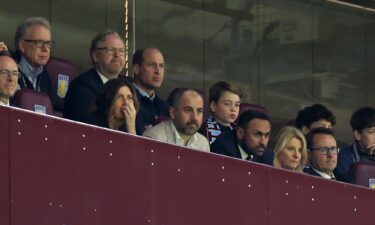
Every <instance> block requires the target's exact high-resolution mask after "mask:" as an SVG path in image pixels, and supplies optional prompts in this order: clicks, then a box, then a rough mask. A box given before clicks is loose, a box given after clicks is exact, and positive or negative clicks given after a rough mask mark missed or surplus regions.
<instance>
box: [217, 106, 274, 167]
mask: <svg viewBox="0 0 375 225" xmlns="http://www.w3.org/2000/svg"><path fill="white" fill-rule="evenodd" d="M270 133H271V123H270V120H269V117H268V115H266V114H264V113H262V112H259V111H252V110H249V111H246V112H244V113H242V114H241V116H240V118H239V122H238V127H237V128H236V129H234V130H233V131H232V132H227V133H224V134H222V135H220V136H219V137H218V138H217V139H216V140H215V141H214V142H213V143H212V144H211V152H214V153H218V154H221V155H226V156H229V157H233V158H239V159H244V160H249V161H254V162H258V163H263V164H268V165H272V161H273V152H272V151H271V150H270V149H267V145H268V141H269V137H270Z"/></svg>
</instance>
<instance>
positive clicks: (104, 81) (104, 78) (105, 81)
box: [96, 70, 108, 84]
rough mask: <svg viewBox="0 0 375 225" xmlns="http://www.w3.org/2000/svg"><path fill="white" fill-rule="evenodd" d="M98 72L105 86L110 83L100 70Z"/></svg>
mask: <svg viewBox="0 0 375 225" xmlns="http://www.w3.org/2000/svg"><path fill="white" fill-rule="evenodd" d="M96 72H97V73H98V74H99V77H100V79H102V81H103V84H105V83H107V82H108V78H107V77H106V76H104V75H103V74H102V73H101V72H100V71H99V70H96Z"/></svg>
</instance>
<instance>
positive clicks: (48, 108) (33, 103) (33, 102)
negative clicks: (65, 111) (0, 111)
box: [10, 88, 54, 115]
mask: <svg viewBox="0 0 375 225" xmlns="http://www.w3.org/2000/svg"><path fill="white" fill-rule="evenodd" d="M10 102H11V105H13V106H16V107H19V108H22V109H27V110H31V111H34V112H38V113H42V114H49V115H54V112H53V108H52V104H51V100H50V98H49V96H48V95H47V94H46V93H44V92H38V91H34V90H31V89H27V88H23V89H20V90H18V91H17V92H16V94H15V95H14V96H13V97H12V98H11V100H10Z"/></svg>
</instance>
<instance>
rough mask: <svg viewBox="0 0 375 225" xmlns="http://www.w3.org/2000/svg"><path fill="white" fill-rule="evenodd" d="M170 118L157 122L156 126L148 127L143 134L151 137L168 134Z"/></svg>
mask: <svg viewBox="0 0 375 225" xmlns="http://www.w3.org/2000/svg"><path fill="white" fill-rule="evenodd" d="M169 123H170V120H167V121H163V122H160V123H159V124H156V125H155V126H152V127H149V128H147V129H146V130H145V131H144V132H143V134H142V136H145V137H150V138H156V137H161V136H166V135H165V134H166V129H167V128H168V127H169V126H170V124H169Z"/></svg>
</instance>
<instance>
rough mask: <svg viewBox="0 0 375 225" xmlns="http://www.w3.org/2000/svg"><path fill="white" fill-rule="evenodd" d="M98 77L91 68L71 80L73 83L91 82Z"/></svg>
mask: <svg viewBox="0 0 375 225" xmlns="http://www.w3.org/2000/svg"><path fill="white" fill-rule="evenodd" d="M98 76H99V74H98V73H97V72H96V70H95V69H93V68H92V69H89V70H87V71H85V72H84V73H81V74H80V75H78V76H77V78H76V79H74V80H73V82H87V81H91V80H92V79H93V78H96V77H98ZM99 78H100V77H99Z"/></svg>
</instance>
